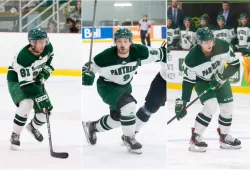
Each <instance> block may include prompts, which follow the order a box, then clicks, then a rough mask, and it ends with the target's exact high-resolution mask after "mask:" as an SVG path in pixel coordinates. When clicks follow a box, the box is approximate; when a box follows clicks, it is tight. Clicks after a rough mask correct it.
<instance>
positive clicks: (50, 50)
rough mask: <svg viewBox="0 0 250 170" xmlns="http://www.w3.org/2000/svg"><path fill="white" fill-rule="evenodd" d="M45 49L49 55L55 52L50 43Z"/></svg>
mask: <svg viewBox="0 0 250 170" xmlns="http://www.w3.org/2000/svg"><path fill="white" fill-rule="evenodd" d="M45 49H46V50H47V51H48V52H49V53H52V52H53V45H52V44H51V43H50V42H49V44H48V45H46V46H45Z"/></svg>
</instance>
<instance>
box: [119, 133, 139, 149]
mask: <svg viewBox="0 0 250 170" xmlns="http://www.w3.org/2000/svg"><path fill="white" fill-rule="evenodd" d="M136 133H138V131H135V134H136ZM121 139H122V143H121V146H125V143H124V135H122V136H121Z"/></svg>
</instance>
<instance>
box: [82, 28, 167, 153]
mask: <svg viewBox="0 0 250 170" xmlns="http://www.w3.org/2000/svg"><path fill="white" fill-rule="evenodd" d="M114 37H115V38H114V40H115V44H116V46H115V47H111V48H108V49H106V50H104V51H103V52H101V53H99V54H98V55H96V56H95V57H94V59H93V63H91V65H90V68H91V71H90V72H88V70H87V68H86V67H83V73H82V78H83V82H82V83H83V85H92V84H93V82H94V78H95V73H96V72H98V73H99V75H100V76H99V78H98V80H97V91H98V94H99V95H100V96H101V98H102V100H103V101H104V102H105V103H106V104H108V105H109V107H110V114H109V115H105V116H103V117H101V118H100V119H99V120H97V121H88V122H87V123H85V122H83V126H84V130H85V134H86V137H87V140H88V142H89V143H90V144H92V145H95V144H96V141H97V138H96V132H105V131H108V130H110V129H113V128H117V127H120V126H122V130H123V135H124V136H125V137H124V143H125V145H126V146H127V148H128V150H130V151H131V152H133V153H139V154H140V153H141V148H142V145H141V144H140V143H139V142H137V141H136V139H135V125H136V117H135V107H136V100H135V98H134V97H133V96H132V95H131V92H132V87H131V83H130V82H131V80H132V78H133V75H134V74H135V72H136V69H137V67H138V66H139V65H141V64H146V63H150V62H155V61H161V60H163V57H166V52H165V50H164V48H157V49H155V48H150V47H146V46H144V45H140V44H133V41H132V37H133V34H132V32H131V31H130V30H129V29H127V28H121V29H118V30H117V31H116V33H115V35H114Z"/></svg>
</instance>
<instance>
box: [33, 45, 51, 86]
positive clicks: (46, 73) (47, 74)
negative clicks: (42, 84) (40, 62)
mask: <svg viewBox="0 0 250 170" xmlns="http://www.w3.org/2000/svg"><path fill="white" fill-rule="evenodd" d="M45 50H48V54H47V55H48V60H47V62H46V63H45V65H44V66H43V69H42V71H41V72H40V73H39V75H38V76H37V78H36V80H40V81H41V80H42V79H43V80H47V79H48V78H49V77H50V75H51V74H52V72H53V71H54V70H55V69H54V67H53V64H52V61H53V57H54V52H53V46H52V44H51V43H49V44H48V45H47V46H46V49H45Z"/></svg>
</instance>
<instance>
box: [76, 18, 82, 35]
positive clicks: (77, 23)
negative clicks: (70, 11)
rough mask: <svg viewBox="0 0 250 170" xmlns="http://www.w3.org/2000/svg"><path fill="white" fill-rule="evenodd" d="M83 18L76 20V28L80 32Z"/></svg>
mask: <svg viewBox="0 0 250 170" xmlns="http://www.w3.org/2000/svg"><path fill="white" fill-rule="evenodd" d="M81 28H82V25H81V20H76V29H77V30H78V33H81Z"/></svg>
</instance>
